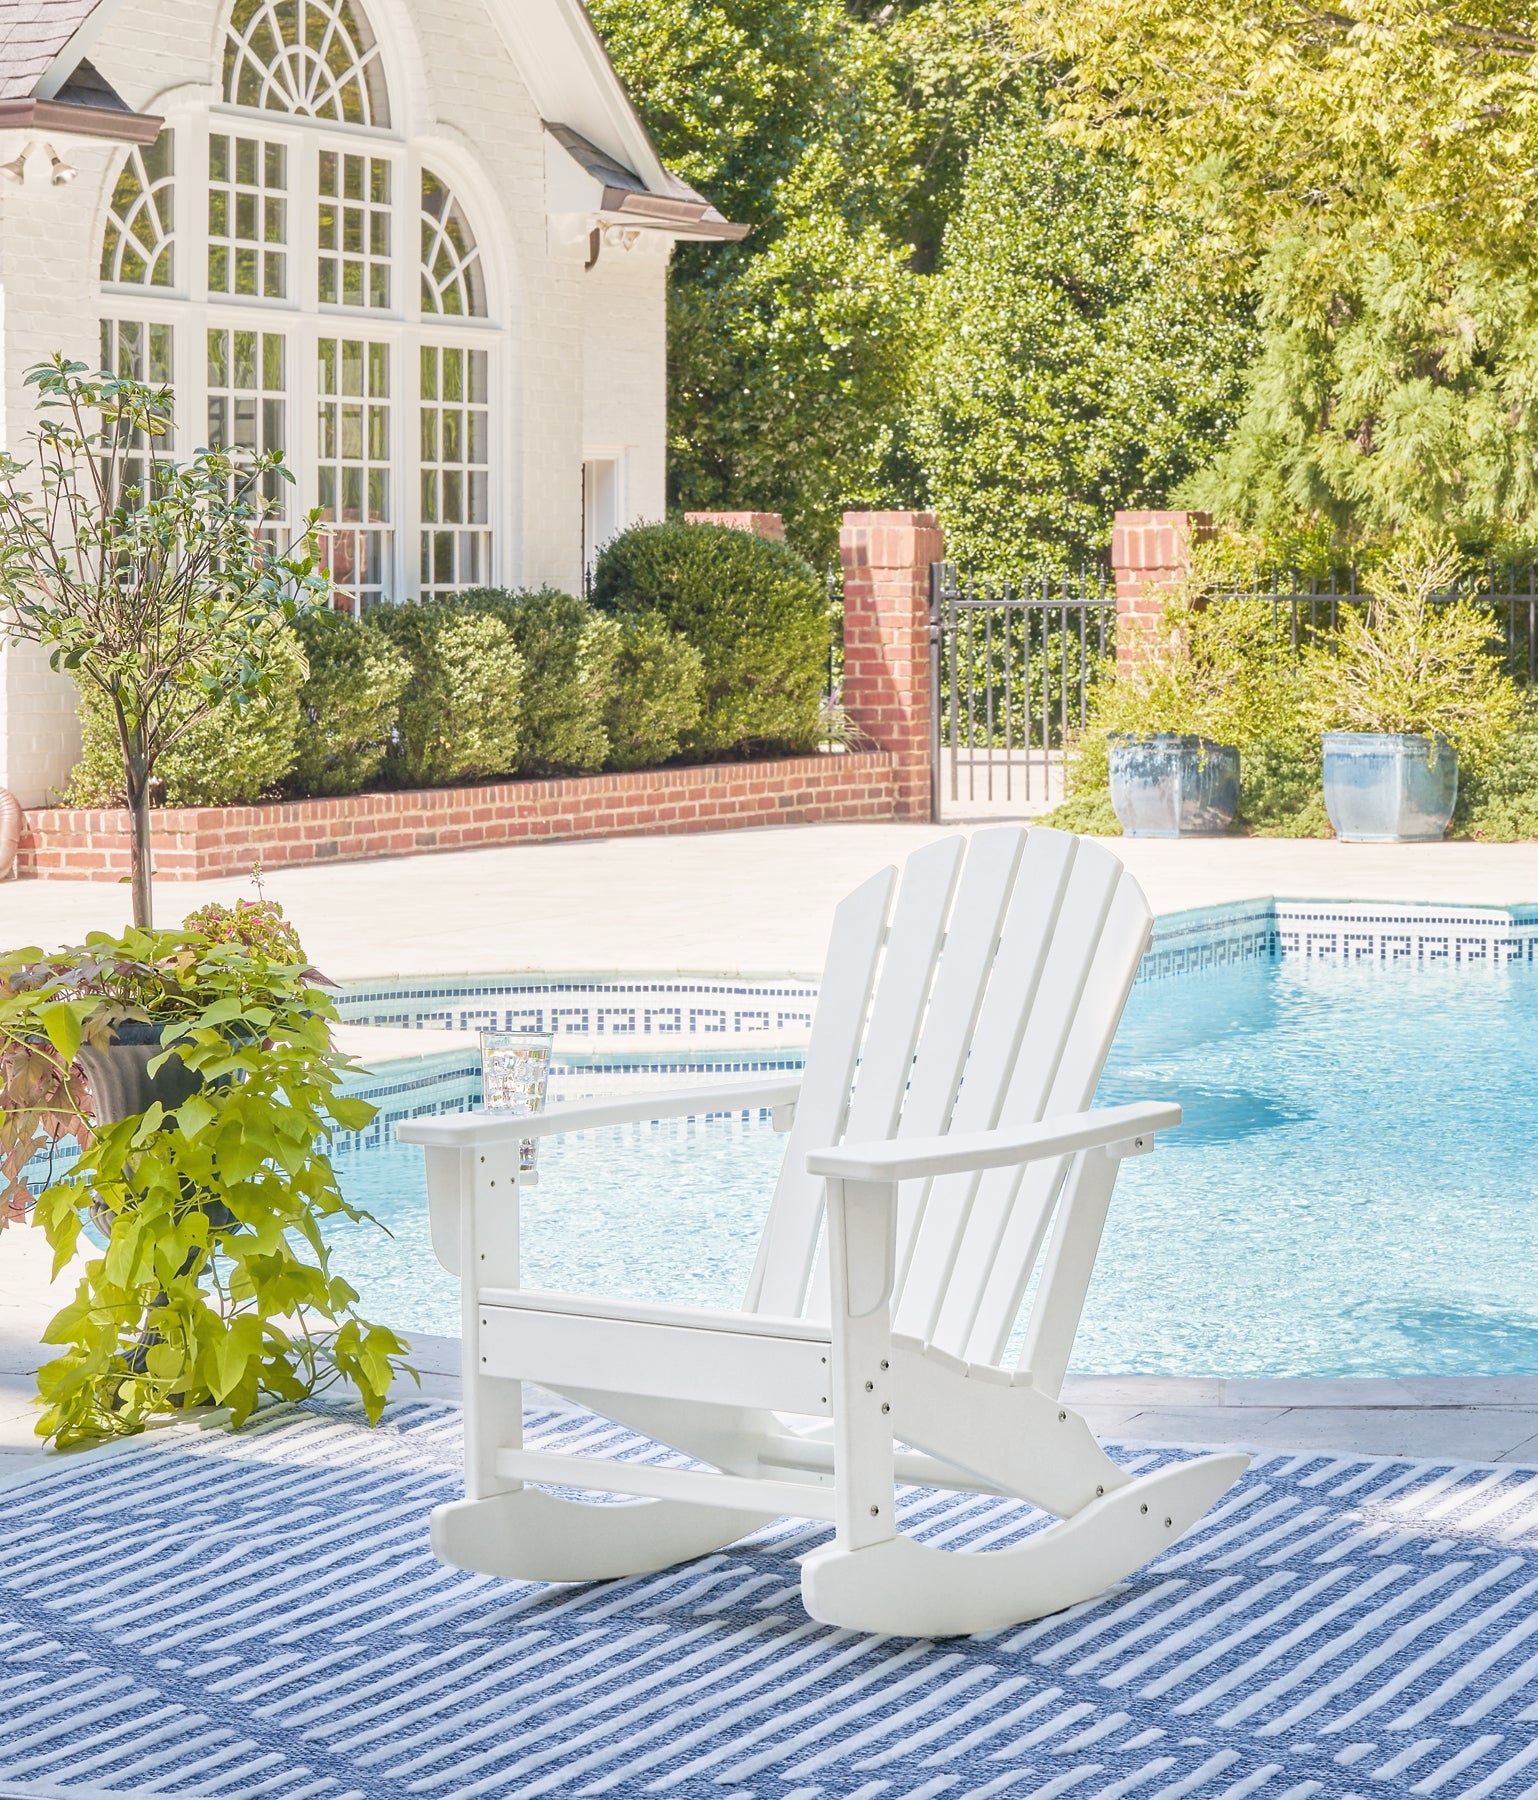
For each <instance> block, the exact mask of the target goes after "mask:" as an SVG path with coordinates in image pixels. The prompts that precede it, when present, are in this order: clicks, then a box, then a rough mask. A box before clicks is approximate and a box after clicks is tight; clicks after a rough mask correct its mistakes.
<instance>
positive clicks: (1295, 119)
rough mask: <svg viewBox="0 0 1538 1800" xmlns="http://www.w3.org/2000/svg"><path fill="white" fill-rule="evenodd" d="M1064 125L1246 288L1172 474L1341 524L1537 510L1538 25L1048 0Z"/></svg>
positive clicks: (1535, 524) (1439, 0)
mask: <svg viewBox="0 0 1538 1800" xmlns="http://www.w3.org/2000/svg"><path fill="white" fill-rule="evenodd" d="M1029 18H1030V23H1029V26H1028V31H1029V33H1030V34H1031V37H1032V41H1033V42H1035V41H1041V39H1040V38H1039V37H1038V36H1037V34H1039V33H1040V32H1041V30H1042V27H1043V23H1044V24H1045V41H1046V42H1047V43H1048V44H1049V45H1050V47H1051V49H1052V50H1053V51H1054V52H1055V53H1056V54H1058V55H1060V56H1062V57H1063V58H1065V59H1067V61H1068V69H1069V72H1068V74H1067V75H1066V76H1065V79H1064V88H1063V92H1062V95H1061V97H1060V98H1061V104H1062V108H1063V115H1064V119H1065V123H1066V128H1067V130H1068V131H1069V132H1070V133H1071V135H1072V136H1073V137H1074V138H1075V139H1076V141H1078V142H1079V143H1080V144H1081V145H1087V146H1090V147H1093V148H1097V149H1103V150H1112V151H1115V152H1117V153H1119V154H1122V155H1124V156H1126V157H1128V158H1129V159H1130V160H1131V161H1132V162H1133V163H1134V164H1135V165H1136V167H1137V169H1138V172H1139V177H1140V179H1141V181H1142V182H1143V183H1144V184H1145V186H1146V187H1147V188H1148V189H1149V190H1150V191H1151V192H1153V193H1154V194H1155V195H1156V196H1158V198H1159V199H1160V200H1161V201H1162V202H1163V203H1164V204H1165V205H1167V206H1169V207H1170V208H1172V209H1176V210H1179V211H1181V212H1183V213H1184V214H1185V215H1186V216H1187V217H1188V218H1189V219H1191V220H1192V221H1194V222H1196V223H1197V224H1199V226H1200V228H1201V232H1202V238H1201V242H1202V244H1203V246H1204V257H1205V261H1206V263H1207V266H1208V269H1209V270H1210V272H1211V273H1212V274H1213V275H1214V276H1215V277H1216V278H1218V279H1220V280H1221V281H1223V282H1224V283H1225V284H1226V285H1228V286H1229V287H1230V288H1232V289H1235V290H1247V291H1249V292H1251V293H1253V294H1254V295H1255V296H1256V298H1257V300H1258V302H1259V308H1260V326H1261V333H1262V350H1261V354H1260V356H1259V357H1258V359H1257V362H1256V364H1255V368H1254V371H1253V375H1252V378H1251V380H1250V383H1249V386H1248V391H1247V396H1246V404H1245V408H1244V412H1243V416H1242V420H1241V423H1240V426H1239V428H1238V430H1237V432H1236V434H1235V437H1234V440H1233V442H1232V445H1231V446H1230V447H1229V448H1228V450H1227V451H1226V452H1225V453H1224V454H1223V455H1222V456H1221V457H1219V458H1218V460H1217V462H1216V464H1215V466H1214V468H1213V469H1212V471H1211V472H1210V474H1209V475H1207V476H1206V477H1204V478H1203V479H1201V480H1200V481H1198V482H1195V483H1193V484H1192V486H1191V488H1190V494H1191V497H1192V498H1195V499H1198V500H1207V501H1211V502H1213V503H1215V504H1216V505H1217V506H1218V507H1219V508H1220V509H1221V510H1222V511H1224V512H1225V513H1226V514H1228V515H1229V516H1230V517H1233V518H1235V519H1237V520H1239V521H1241V522H1243V523H1245V524H1248V525H1254V526H1259V527H1262V528H1264V529H1267V530H1271V531H1277V530H1291V529H1294V528H1296V526H1297V524H1298V523H1299V522H1300V521H1301V522H1302V523H1303V524H1304V525H1305V526H1308V525H1310V524H1318V525H1320V526H1322V527H1324V528H1326V529H1327V530H1328V531H1329V532H1331V533H1332V534H1334V537H1335V539H1336V542H1337V545H1339V544H1342V543H1346V544H1349V543H1351V542H1353V541H1359V540H1361V539H1364V538H1369V539H1370V538H1379V539H1381V538H1385V537H1389V536H1392V535H1393V534H1395V533H1397V532H1399V531H1402V530H1403V529H1405V528H1406V527H1407V526H1411V525H1415V524H1431V525H1436V524H1445V525H1448V526H1450V527H1452V528H1453V529H1454V530H1456V531H1457V532H1458V534H1459V535H1460V537H1461V538H1462V539H1463V540H1464V541H1465V543H1469V544H1475V543H1482V544H1486V545H1490V544H1494V543H1498V542H1499V541H1500V540H1501V539H1503V538H1511V537H1523V536H1530V535H1531V534H1532V533H1533V532H1534V531H1535V529H1538V484H1535V481H1534V452H1535V449H1538V438H1535V425H1534V381H1533V369H1534V366H1535V361H1534V353H1535V348H1538V310H1535V293H1538V287H1535V281H1534V275H1535V272H1538V271H1535V267H1534V253H1533V249H1532V245H1533V241H1534V228H1535V226H1538V186H1535V184H1534V182H1533V180H1532V170H1533V167H1534V165H1535V163H1538V33H1535V29H1534V25H1533V22H1532V20H1531V19H1530V18H1527V17H1525V16H1522V15H1520V14H1518V13H1513V11H1512V9H1511V8H1509V7H1505V6H1501V5H1499V4H1497V3H1496V0H1354V3H1350V4H1347V5H1344V6H1341V7H1333V8H1330V9H1327V10H1322V9H1316V8H1314V7H1311V6H1305V5H1303V4H1300V3H1299V0H1245V3H1244V4H1242V5H1241V4H1240V3H1239V0H1190V3H1188V4H1182V5H1180V6H1173V5H1170V4H1169V3H1168V0H1043V5H1042V7H1041V8H1040V9H1039V11H1037V12H1035V13H1033V14H1032V15H1029Z"/></svg>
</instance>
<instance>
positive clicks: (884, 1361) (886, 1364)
mask: <svg viewBox="0 0 1538 1800" xmlns="http://www.w3.org/2000/svg"><path fill="white" fill-rule="evenodd" d="M881 1366H882V1368H883V1369H889V1368H891V1366H892V1365H891V1364H890V1363H889V1362H888V1361H887V1359H886V1358H885V1357H884V1356H883V1357H882V1359H881Z"/></svg>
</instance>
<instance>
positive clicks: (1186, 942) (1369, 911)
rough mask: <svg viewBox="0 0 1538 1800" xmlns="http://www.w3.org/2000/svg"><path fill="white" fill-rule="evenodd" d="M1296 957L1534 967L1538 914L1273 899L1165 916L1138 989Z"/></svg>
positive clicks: (1535, 911)
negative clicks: (1151, 983)
mask: <svg viewBox="0 0 1538 1800" xmlns="http://www.w3.org/2000/svg"><path fill="white" fill-rule="evenodd" d="M1295 956H1297V957H1303V958H1305V959H1306V960H1309V961H1313V962H1335V963H1366V964H1375V965H1380V966H1382V967H1384V968H1411V967H1424V966H1427V965H1436V964H1442V965H1444V966H1451V967H1458V968H1468V969H1470V970H1474V969H1498V968H1510V967H1513V966H1516V965H1518V964H1525V965H1529V966H1531V965H1532V964H1534V963H1535V962H1538V908H1534V907H1510V908H1507V907H1472V906H1471V907H1447V906H1441V907H1439V906H1406V905H1396V904H1387V903H1384V902H1382V901H1376V902H1367V901H1363V902H1350V901H1338V900H1337V901H1325V900H1320V901H1308V900H1267V901H1250V902H1242V903H1240V904H1238V905H1235V906H1212V907H1202V908H1199V909H1195V910H1193V911H1190V912H1179V913H1166V914H1165V915H1163V916H1162V917H1161V918H1159V919H1156V920H1155V921H1154V932H1153V943H1152V946H1151V947H1150V949H1149V951H1148V954H1147V955H1146V956H1145V957H1144V958H1143V964H1142V967H1141V968H1140V969H1139V971H1138V980H1139V981H1157V980H1162V979H1164V978H1166V977H1168V976H1171V975H1190V974H1198V973H1201V972H1203V971H1205V970H1209V969H1220V968H1226V967H1228V966H1230V965H1232V964H1234V963H1240V962H1251V961H1255V960H1262V961H1273V960H1275V959H1276V958H1278V957H1295Z"/></svg>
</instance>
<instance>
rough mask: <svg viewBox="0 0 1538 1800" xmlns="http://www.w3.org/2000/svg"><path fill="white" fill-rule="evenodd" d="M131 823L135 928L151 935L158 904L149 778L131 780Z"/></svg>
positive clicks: (135, 777)
mask: <svg viewBox="0 0 1538 1800" xmlns="http://www.w3.org/2000/svg"><path fill="white" fill-rule="evenodd" d="M128 820H129V850H130V857H131V861H130V863H129V867H130V869H131V870H132V871H133V905H134V924H135V925H137V926H139V927H140V929H141V930H144V931H149V930H151V929H152V928H153V927H154V923H155V900H154V890H153V888H152V887H151V884H150V877H151V873H152V871H151V868H150V784H149V777H148V775H146V774H137V775H136V776H131V777H130V778H129V783H128Z"/></svg>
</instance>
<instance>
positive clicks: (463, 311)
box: [422, 169, 486, 319]
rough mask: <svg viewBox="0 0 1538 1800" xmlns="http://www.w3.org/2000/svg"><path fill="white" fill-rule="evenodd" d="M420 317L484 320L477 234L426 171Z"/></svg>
mask: <svg viewBox="0 0 1538 1800" xmlns="http://www.w3.org/2000/svg"><path fill="white" fill-rule="evenodd" d="M422 311H423V312H424V313H446V314H448V315H450V316H451V317H454V318H462V319H484V318H485V317H486V289H485V283H484V282H483V280H482V278H481V253H480V251H479V250H478V249H477V248H476V244H475V234H474V232H472V231H471V229H470V222H469V220H468V219H466V217H465V215H464V212H463V211H462V210H461V208H460V204H459V202H458V201H457V200H456V199H455V198H454V196H453V195H452V194H451V193H450V192H449V190H448V189H447V188H446V187H445V186H444V184H443V183H442V182H441V181H440V180H439V179H438V177H437V176H436V175H434V174H432V173H431V172H430V171H429V170H427V169H424V170H423V171H422Z"/></svg>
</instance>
